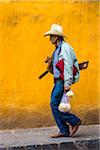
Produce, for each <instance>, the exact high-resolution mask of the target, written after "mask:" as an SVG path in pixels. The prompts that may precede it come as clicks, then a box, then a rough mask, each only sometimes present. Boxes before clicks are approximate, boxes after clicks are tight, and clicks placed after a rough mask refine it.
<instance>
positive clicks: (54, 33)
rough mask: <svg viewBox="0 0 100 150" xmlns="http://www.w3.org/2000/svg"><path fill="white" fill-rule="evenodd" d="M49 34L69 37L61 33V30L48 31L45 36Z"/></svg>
mask: <svg viewBox="0 0 100 150" xmlns="http://www.w3.org/2000/svg"><path fill="white" fill-rule="evenodd" d="M48 35H57V36H61V37H64V38H67V37H66V36H65V35H64V34H61V33H60V32H58V33H57V32H52V31H48V32H46V33H45V34H44V36H48Z"/></svg>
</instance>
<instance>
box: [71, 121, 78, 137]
mask: <svg viewBox="0 0 100 150" xmlns="http://www.w3.org/2000/svg"><path fill="white" fill-rule="evenodd" d="M80 125H81V121H80V122H79V123H78V124H76V125H74V126H72V130H71V133H70V137H73V136H74V134H75V133H76V132H77V130H78V128H79V126H80Z"/></svg>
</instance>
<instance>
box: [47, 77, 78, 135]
mask: <svg viewBox="0 0 100 150" xmlns="http://www.w3.org/2000/svg"><path fill="white" fill-rule="evenodd" d="M63 93H64V82H63V81H62V80H61V79H59V80H57V81H56V82H55V85H54V88H53V90H52V94H51V102H50V105H51V109H52V113H53V116H54V119H55V121H56V124H57V126H58V128H59V129H60V133H62V134H64V135H66V136H69V125H67V124H66V122H68V123H69V124H70V125H71V126H74V125H76V124H77V123H79V122H80V119H79V118H78V117H77V116H75V115H74V114H71V113H69V112H60V111H59V110H58V106H59V104H60V101H61V98H62V95H63Z"/></svg>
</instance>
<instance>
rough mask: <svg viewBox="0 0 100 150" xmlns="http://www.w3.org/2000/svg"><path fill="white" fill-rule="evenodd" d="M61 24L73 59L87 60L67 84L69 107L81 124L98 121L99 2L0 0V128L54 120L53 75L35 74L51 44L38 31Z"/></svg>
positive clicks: (33, 124) (44, 65)
mask: <svg viewBox="0 0 100 150" xmlns="http://www.w3.org/2000/svg"><path fill="white" fill-rule="evenodd" d="M52 23H58V24H60V25H62V26H63V27H64V33H65V34H66V35H67V37H68V40H67V41H68V42H69V43H70V44H71V45H72V46H73V47H74V49H75V52H76V55H77V58H78V60H79V62H82V61H85V60H89V67H88V69H87V70H84V71H81V78H80V82H79V83H76V84H75V85H73V86H72V89H73V91H74V92H75V96H74V97H73V98H72V100H71V104H72V112H73V113H76V114H77V115H78V116H79V117H81V119H82V120H83V123H85V124H91V123H97V122H98V111H99V98H100V97H99V83H100V81H99V64H100V61H99V42H100V38H99V2H98V1H94V2H89V1H76V0H74V1H71V0H70V1H69V0H57V1H53V0H44V1H43V0H37V1H34V0H33V1H30V2H29V1H26V2H23V1H21V2H20V0H19V1H17V0H16V1H13V0H12V2H9V1H6V0H5V1H3V0H2V1H0V129H7V128H9V129H10V128H23V127H24V128H27V127H40V126H50V125H54V120H53V117H52V114H51V109H50V106H49V102H50V94H51V90H52V87H53V76H52V75H51V74H48V75H47V76H45V77H44V78H43V79H41V80H39V79H38V76H39V75H40V74H41V73H42V72H43V71H45V70H46V64H45V63H44V60H45V58H46V56H47V55H51V54H52V52H53V50H54V47H53V46H52V45H51V43H50V42H49V38H44V37H43V34H44V33H45V32H46V31H48V30H49V28H50V26H51V24H52Z"/></svg>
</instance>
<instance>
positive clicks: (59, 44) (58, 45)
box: [56, 41, 62, 49]
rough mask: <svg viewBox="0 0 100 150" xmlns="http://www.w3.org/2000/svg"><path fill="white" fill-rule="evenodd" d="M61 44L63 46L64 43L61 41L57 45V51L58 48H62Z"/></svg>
mask: <svg viewBox="0 0 100 150" xmlns="http://www.w3.org/2000/svg"><path fill="white" fill-rule="evenodd" d="M61 44H62V41H60V42H59V43H58V44H57V47H56V49H57V48H58V47H60V46H61Z"/></svg>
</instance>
